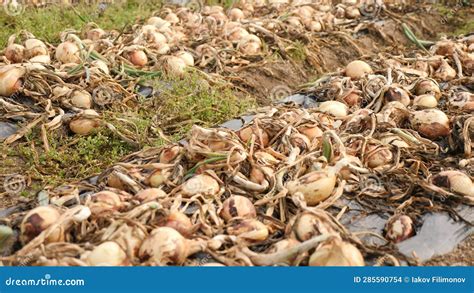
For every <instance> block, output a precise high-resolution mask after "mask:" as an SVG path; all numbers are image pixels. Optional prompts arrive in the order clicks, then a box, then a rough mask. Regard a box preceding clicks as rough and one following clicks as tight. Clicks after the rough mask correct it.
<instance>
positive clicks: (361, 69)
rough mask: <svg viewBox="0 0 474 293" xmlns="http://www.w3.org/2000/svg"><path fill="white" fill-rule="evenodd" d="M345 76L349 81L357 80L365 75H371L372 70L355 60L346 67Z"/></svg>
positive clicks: (365, 64) (367, 65) (362, 62)
mask: <svg viewBox="0 0 474 293" xmlns="http://www.w3.org/2000/svg"><path fill="white" fill-rule="evenodd" d="M345 73H346V76H348V77H350V78H351V79H359V78H361V77H364V76H365V75H366V74H369V73H372V68H371V67H370V65H369V64H367V63H365V62H364V61H361V60H355V61H352V62H351V63H349V64H347V66H346V71H345Z"/></svg>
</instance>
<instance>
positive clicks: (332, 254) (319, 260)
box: [308, 238, 365, 266]
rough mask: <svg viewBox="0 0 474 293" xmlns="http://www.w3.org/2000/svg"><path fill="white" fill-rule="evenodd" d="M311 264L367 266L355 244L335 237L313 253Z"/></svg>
mask: <svg viewBox="0 0 474 293" xmlns="http://www.w3.org/2000/svg"><path fill="white" fill-rule="evenodd" d="M308 264H309V265H310V266H365V262H364V257H363V256H362V254H361V253H360V251H359V250H358V249H357V247H355V246H354V245H352V244H350V243H348V242H344V241H342V240H341V239H338V238H335V239H333V240H330V241H328V242H326V243H323V244H322V245H321V246H320V247H318V248H317V249H316V251H315V252H314V253H313V254H312V255H311V257H310V259H309V263H308Z"/></svg>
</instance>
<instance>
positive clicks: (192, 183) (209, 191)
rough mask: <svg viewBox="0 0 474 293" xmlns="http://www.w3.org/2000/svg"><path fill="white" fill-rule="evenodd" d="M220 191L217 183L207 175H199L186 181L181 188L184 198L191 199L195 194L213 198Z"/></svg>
mask: <svg viewBox="0 0 474 293" xmlns="http://www.w3.org/2000/svg"><path fill="white" fill-rule="evenodd" d="M219 190H220V186H219V183H218V182H217V181H216V179H214V178H212V177H211V176H209V175H205V174H200V175H196V176H194V177H192V178H190V179H188V180H187V181H186V182H184V184H183V185H182V187H181V193H182V194H183V196H184V197H191V196H193V195H196V194H202V195H204V196H215V195H217V193H218V192H219Z"/></svg>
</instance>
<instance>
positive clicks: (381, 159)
mask: <svg viewBox="0 0 474 293" xmlns="http://www.w3.org/2000/svg"><path fill="white" fill-rule="evenodd" d="M392 159H393V154H392V152H391V151H390V149H389V148H387V147H383V146H374V145H371V146H369V147H368V152H367V154H366V157H365V162H366V164H367V167H369V168H372V169H373V168H377V167H381V166H385V165H387V164H389V163H390V162H391V161H392Z"/></svg>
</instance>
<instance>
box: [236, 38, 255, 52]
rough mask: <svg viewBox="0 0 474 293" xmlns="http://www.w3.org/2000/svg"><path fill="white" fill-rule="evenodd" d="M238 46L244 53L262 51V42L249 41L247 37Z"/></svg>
mask: <svg viewBox="0 0 474 293" xmlns="http://www.w3.org/2000/svg"><path fill="white" fill-rule="evenodd" d="M238 48H239V50H240V52H241V53H242V54H244V55H256V54H258V53H260V44H258V43H256V42H251V41H248V40H246V38H244V39H243V40H242V41H241V42H239V44H238Z"/></svg>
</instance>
